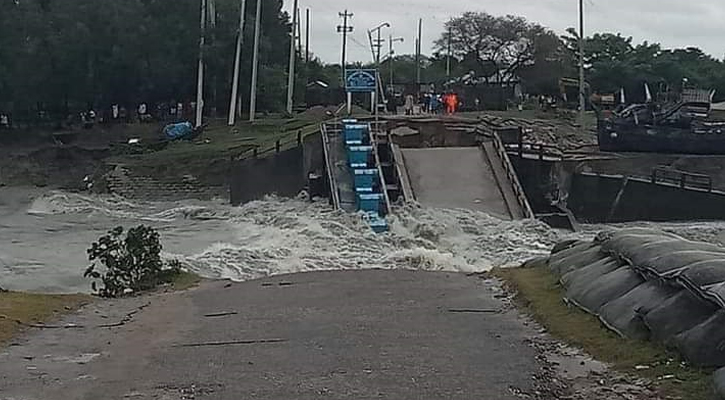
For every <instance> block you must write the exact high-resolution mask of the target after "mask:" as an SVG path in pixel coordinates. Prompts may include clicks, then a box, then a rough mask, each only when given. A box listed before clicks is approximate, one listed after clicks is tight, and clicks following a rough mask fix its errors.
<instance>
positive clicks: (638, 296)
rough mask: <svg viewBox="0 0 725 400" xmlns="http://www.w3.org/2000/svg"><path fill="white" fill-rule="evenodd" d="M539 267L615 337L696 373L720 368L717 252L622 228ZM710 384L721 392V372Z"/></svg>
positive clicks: (722, 298) (724, 282)
mask: <svg viewBox="0 0 725 400" xmlns="http://www.w3.org/2000/svg"><path fill="white" fill-rule="evenodd" d="M547 265H548V267H549V269H550V270H551V271H552V272H553V273H555V274H556V275H557V276H559V277H560V283H561V284H562V286H563V287H564V290H565V296H564V300H565V301H566V302H568V303H570V304H574V305H576V306H577V307H579V308H581V309H582V310H584V311H586V312H588V313H590V314H592V315H595V316H597V317H598V318H599V319H600V320H601V321H602V323H603V324H604V325H605V326H607V327H608V328H609V329H611V330H612V331H614V332H616V333H617V334H619V335H621V336H622V337H626V338H632V339H640V340H651V341H654V342H658V343H661V344H664V345H665V346H667V347H669V348H671V349H674V350H676V351H677V352H678V353H680V354H681V355H682V357H683V358H684V359H685V360H686V361H687V362H688V363H690V364H692V365H693V366H696V367H703V368H724V367H725V347H724V346H723V345H722V344H723V343H725V330H723V329H722V328H723V326H725V249H724V248H722V247H720V246H717V245H713V244H709V243H703V242H695V241H689V240H685V239H683V238H681V237H679V236H677V235H674V234H671V233H665V232H661V231H657V230H651V229H624V230H620V231H608V232H602V233H600V234H599V235H598V236H597V237H596V238H595V239H594V240H593V241H591V242H579V241H574V242H567V243H562V244H561V245H559V246H557V247H556V248H555V249H554V250H553V251H552V254H551V256H550V257H549V258H548V260H547ZM716 381H717V382H716V383H717V386H718V387H719V388H720V390H725V369H723V370H721V371H719V372H718V373H717V374H716ZM721 395H725V391H724V392H723V393H721Z"/></svg>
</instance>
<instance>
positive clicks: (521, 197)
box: [493, 132, 536, 218]
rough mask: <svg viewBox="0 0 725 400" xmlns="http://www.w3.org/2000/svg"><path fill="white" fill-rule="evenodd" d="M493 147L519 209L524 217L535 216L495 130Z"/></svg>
mask: <svg viewBox="0 0 725 400" xmlns="http://www.w3.org/2000/svg"><path fill="white" fill-rule="evenodd" d="M493 147H494V148H495V149H496V152H497V153H498V156H499V158H500V159H501V163H502V164H503V169H504V170H505V171H506V176H507V178H508V181H509V184H510V185H511V187H512V188H513V191H514V195H515V196H516V201H517V202H518V203H519V206H520V207H521V210H523V213H524V218H535V217H536V216H535V215H534V210H533V209H532V208H531V204H529V200H528V199H527V198H526V193H524V187H523V186H522V185H521V182H520V181H519V177H518V175H516V170H515V169H514V165H513V163H511V159H510V158H509V155H508V153H507V152H506V147H505V146H504V144H503V142H502V141H501V137H499V135H498V134H497V133H495V132H494V134H493Z"/></svg>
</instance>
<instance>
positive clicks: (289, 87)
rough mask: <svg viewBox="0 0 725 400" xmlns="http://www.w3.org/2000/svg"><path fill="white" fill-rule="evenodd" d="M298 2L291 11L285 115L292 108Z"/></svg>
mask: <svg viewBox="0 0 725 400" xmlns="http://www.w3.org/2000/svg"><path fill="white" fill-rule="evenodd" d="M297 4H298V0H295V1H294V8H293V11H292V32H291V34H292V35H291V36H290V44H289V69H288V73H287V114H289V115H292V110H293V108H294V97H295V62H296V61H297V50H296V49H295V39H296V38H295V35H296V34H297V33H296V32H297V31H296V28H297V17H298V16H299V12H298V11H299V9H298V7H297Z"/></svg>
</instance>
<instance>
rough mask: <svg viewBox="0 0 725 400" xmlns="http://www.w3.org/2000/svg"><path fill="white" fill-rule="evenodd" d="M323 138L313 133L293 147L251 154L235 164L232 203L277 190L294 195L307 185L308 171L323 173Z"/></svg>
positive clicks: (244, 201) (253, 198)
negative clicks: (255, 155)
mask: <svg viewBox="0 0 725 400" xmlns="http://www.w3.org/2000/svg"><path fill="white" fill-rule="evenodd" d="M324 170H325V161H324V150H323V148H322V138H321V136H320V135H319V134H315V135H310V136H307V137H305V138H304V139H303V140H302V143H301V144H300V145H298V146H296V147H294V148H292V149H288V150H282V151H280V152H278V153H277V152H274V153H269V154H267V155H265V156H264V157H262V156H259V157H256V158H254V157H250V158H247V159H244V160H240V161H235V162H233V165H232V172H231V179H230V184H229V186H230V187H229V189H230V190H229V192H230V197H231V203H232V204H233V205H239V204H244V203H247V202H250V201H253V200H259V199H262V198H263V197H264V196H266V195H271V194H275V195H278V196H283V197H294V196H296V195H298V194H299V193H300V191H302V190H303V189H305V187H306V186H307V180H308V175H309V174H310V173H316V174H318V175H321V176H324Z"/></svg>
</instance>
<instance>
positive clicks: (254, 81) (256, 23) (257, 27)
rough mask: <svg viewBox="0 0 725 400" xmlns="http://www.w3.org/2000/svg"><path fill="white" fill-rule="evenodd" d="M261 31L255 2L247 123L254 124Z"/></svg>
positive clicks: (259, 9)
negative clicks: (255, 11)
mask: <svg viewBox="0 0 725 400" xmlns="http://www.w3.org/2000/svg"><path fill="white" fill-rule="evenodd" d="M260 30H262V0H257V13H256V14H255V17H254V53H253V54H254V55H253V56H252V84H251V90H250V95H249V122H254V116H255V114H256V113H257V74H258V72H259V33H260V32H259V31H260Z"/></svg>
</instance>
